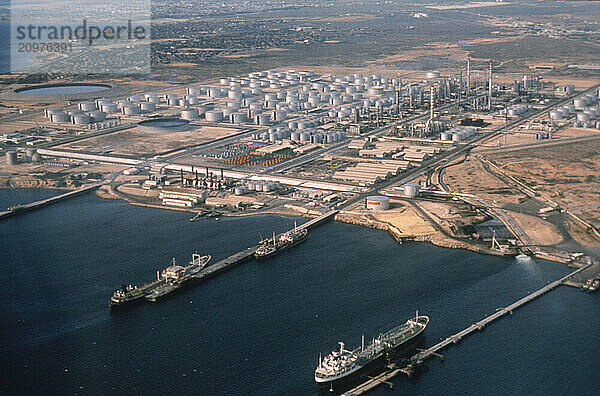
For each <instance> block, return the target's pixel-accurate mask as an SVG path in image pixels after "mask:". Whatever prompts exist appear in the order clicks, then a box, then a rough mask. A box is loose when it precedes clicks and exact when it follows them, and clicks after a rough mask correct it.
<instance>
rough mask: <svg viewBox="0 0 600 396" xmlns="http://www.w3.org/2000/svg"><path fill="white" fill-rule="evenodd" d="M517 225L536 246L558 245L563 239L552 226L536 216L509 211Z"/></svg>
mask: <svg viewBox="0 0 600 396" xmlns="http://www.w3.org/2000/svg"><path fill="white" fill-rule="evenodd" d="M507 212H508V214H509V215H510V216H511V217H512V218H513V219H515V221H516V222H517V224H518V225H519V226H520V227H521V228H522V229H523V230H524V231H525V232H526V233H527V236H529V238H530V239H531V240H532V241H533V243H534V244H536V245H540V246H550V245H556V244H557V243H560V242H562V240H563V238H562V236H561V235H560V234H559V233H558V230H557V229H556V227H554V226H553V225H552V224H550V223H548V222H546V221H544V220H542V219H539V218H537V217H534V216H529V215H526V214H523V213H518V212H511V211H507Z"/></svg>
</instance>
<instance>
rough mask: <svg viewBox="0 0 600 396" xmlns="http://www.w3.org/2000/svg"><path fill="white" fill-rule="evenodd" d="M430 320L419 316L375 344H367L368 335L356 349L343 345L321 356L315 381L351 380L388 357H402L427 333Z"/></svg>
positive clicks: (373, 342)
mask: <svg viewBox="0 0 600 396" xmlns="http://www.w3.org/2000/svg"><path fill="white" fill-rule="evenodd" d="M428 323H429V318H428V317H427V316H423V315H421V316H419V314H418V312H417V314H416V316H415V317H414V318H411V319H409V320H408V321H406V323H404V324H402V325H400V326H397V327H395V328H393V329H391V330H390V331H388V332H386V333H383V334H380V335H379V336H378V337H377V338H374V339H373V341H372V342H371V343H369V344H368V345H365V341H364V336H363V339H362V345H361V346H360V347H359V348H356V349H354V350H352V351H349V350H347V349H344V343H343V342H340V343H339V344H340V348H339V349H337V350H335V351H333V352H331V353H330V354H329V355H327V357H325V358H324V359H322V358H321V356H319V364H318V366H317V368H316V370H315V381H316V382H317V383H318V384H319V385H325V386H332V385H334V384H337V383H341V382H345V381H349V380H351V379H352V378H356V377H357V376H360V374H361V373H365V372H368V371H369V369H375V368H377V366H379V365H383V363H384V362H385V359H386V358H393V357H399V356H402V355H405V354H408V353H409V352H412V351H413V350H414V349H415V348H416V346H417V344H418V343H419V341H420V340H421V338H422V337H423V335H424V334H425V328H426V327H427V324H428Z"/></svg>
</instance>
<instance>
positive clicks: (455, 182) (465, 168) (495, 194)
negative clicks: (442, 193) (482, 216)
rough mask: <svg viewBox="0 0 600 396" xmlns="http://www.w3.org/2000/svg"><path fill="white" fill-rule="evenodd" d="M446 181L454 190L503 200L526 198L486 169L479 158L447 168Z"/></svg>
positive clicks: (517, 201) (514, 201)
mask: <svg viewBox="0 0 600 396" xmlns="http://www.w3.org/2000/svg"><path fill="white" fill-rule="evenodd" d="M444 181H445V183H446V185H447V186H448V188H450V190H451V191H454V192H460V193H466V194H474V195H477V196H478V197H481V198H484V199H489V200H498V201H501V202H510V203H519V202H521V201H522V200H523V199H525V198H526V196H525V195H524V194H521V193H520V192H518V191H517V190H515V189H514V188H512V187H511V186H509V185H508V184H506V183H505V182H504V181H502V180H500V179H499V178H497V177H496V176H494V175H493V174H491V173H490V172H488V171H487V170H486V168H485V167H484V165H483V164H482V163H481V162H480V161H479V160H478V159H477V158H473V157H469V159H468V160H467V161H466V162H464V163H462V164H459V165H455V166H451V167H449V168H447V169H446V175H445V177H444Z"/></svg>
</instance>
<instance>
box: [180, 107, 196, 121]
mask: <svg viewBox="0 0 600 396" xmlns="http://www.w3.org/2000/svg"><path fill="white" fill-rule="evenodd" d="M199 118H200V112H199V111H198V109H185V110H181V119H182V120H188V121H191V120H197V119H199Z"/></svg>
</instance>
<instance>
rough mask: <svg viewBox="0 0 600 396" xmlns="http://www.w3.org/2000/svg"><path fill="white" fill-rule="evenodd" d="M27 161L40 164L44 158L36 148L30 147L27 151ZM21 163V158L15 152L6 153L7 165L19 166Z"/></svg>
mask: <svg viewBox="0 0 600 396" xmlns="http://www.w3.org/2000/svg"><path fill="white" fill-rule="evenodd" d="M25 159H26V161H31V162H40V161H41V160H42V157H41V156H40V154H39V153H38V152H37V149H36V148H33V147H28V148H26V149H25ZM18 163H19V157H18V155H17V152H16V151H15V150H10V151H7V152H6V165H10V166H13V165H17V164H18Z"/></svg>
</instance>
